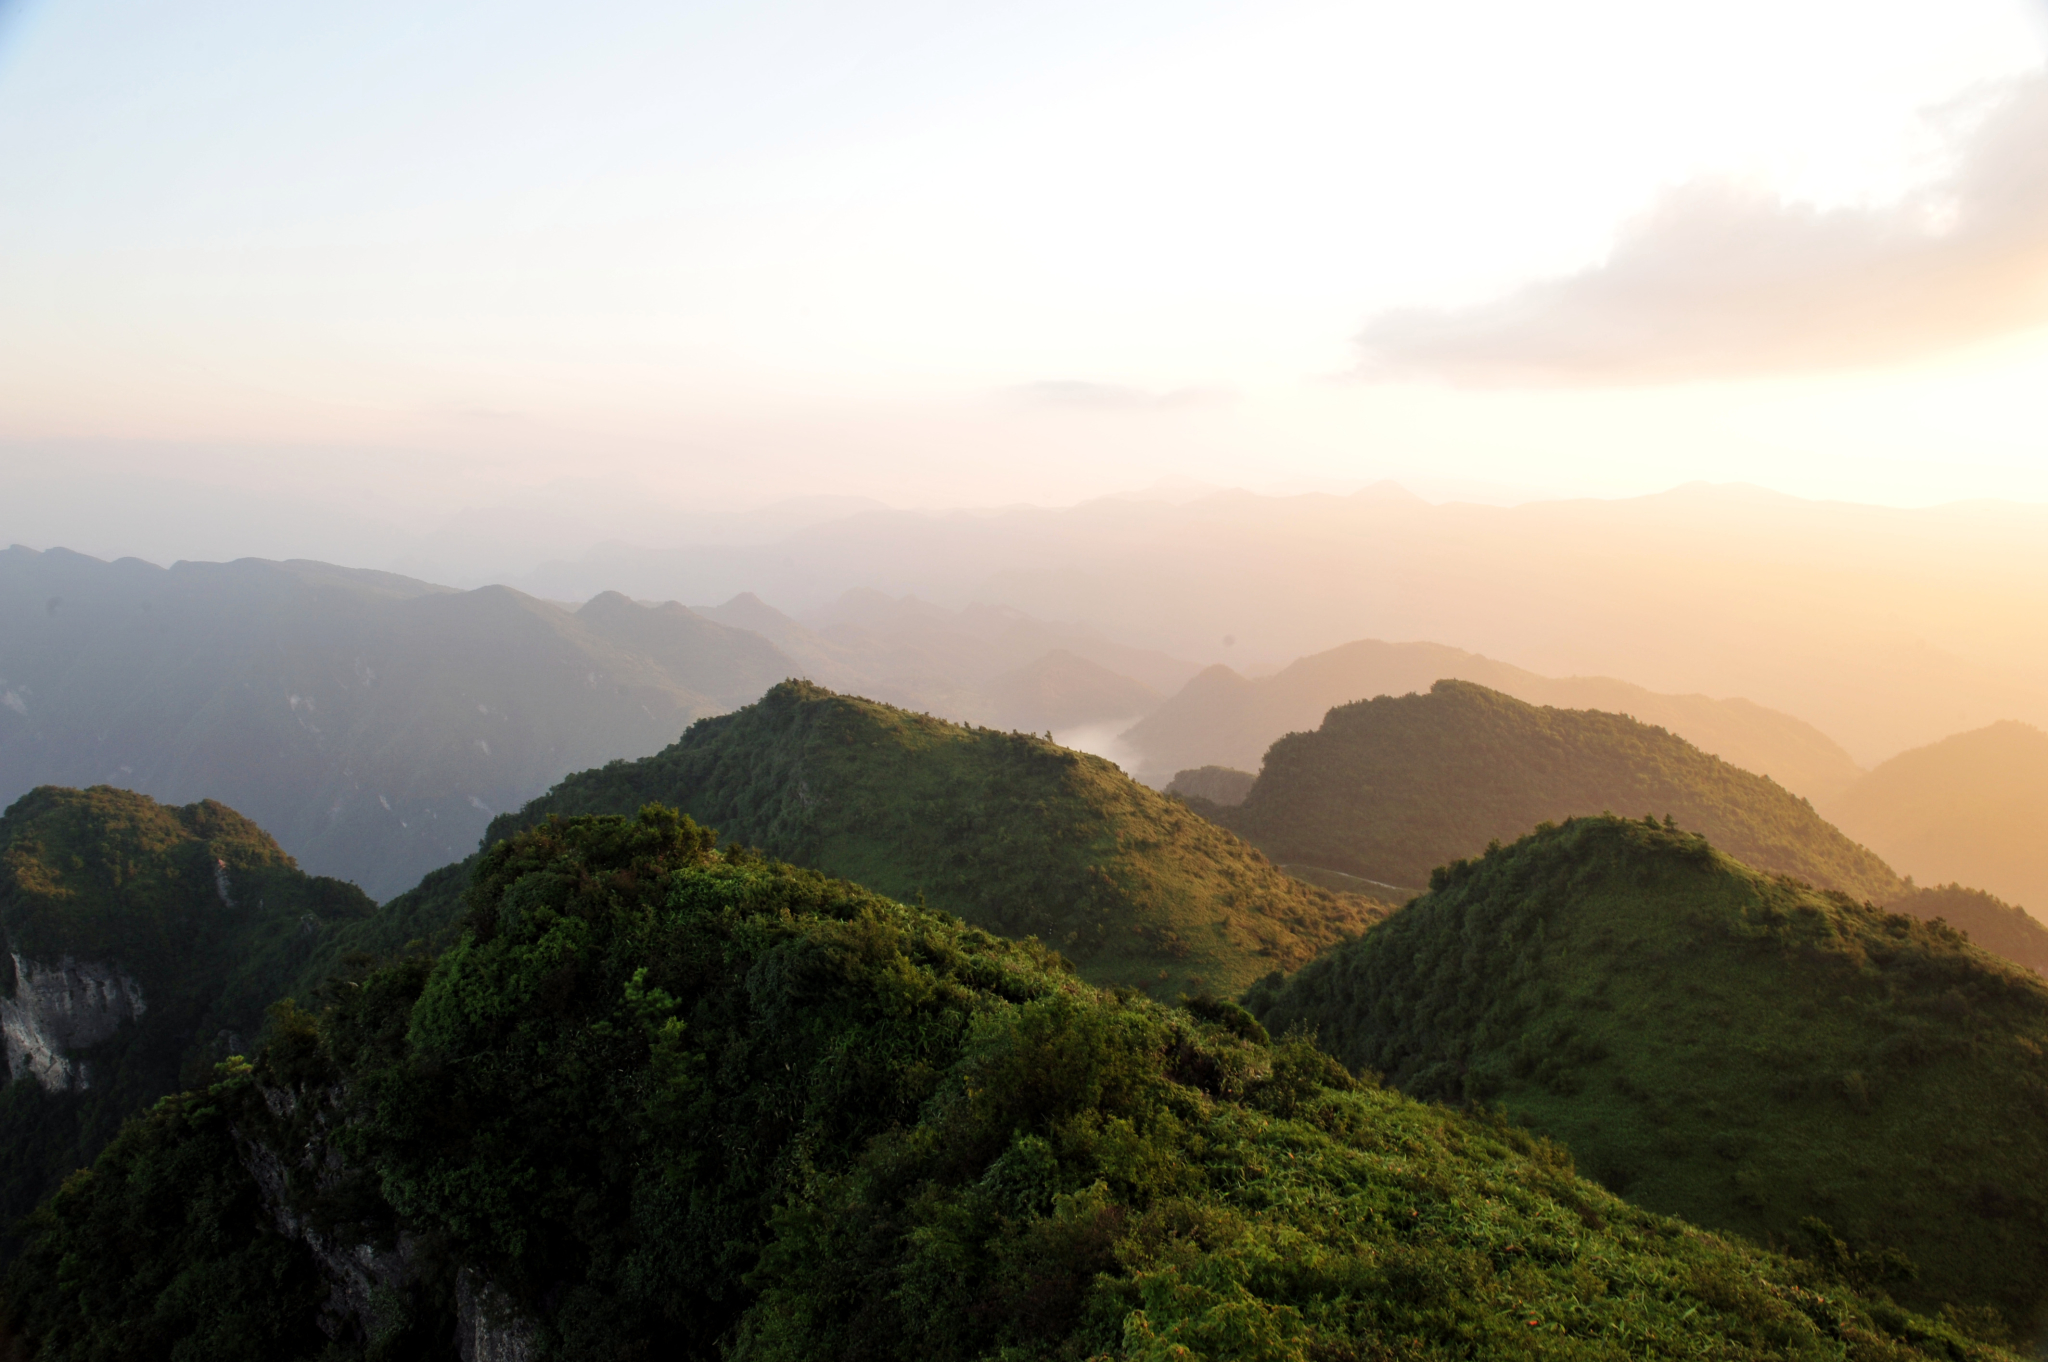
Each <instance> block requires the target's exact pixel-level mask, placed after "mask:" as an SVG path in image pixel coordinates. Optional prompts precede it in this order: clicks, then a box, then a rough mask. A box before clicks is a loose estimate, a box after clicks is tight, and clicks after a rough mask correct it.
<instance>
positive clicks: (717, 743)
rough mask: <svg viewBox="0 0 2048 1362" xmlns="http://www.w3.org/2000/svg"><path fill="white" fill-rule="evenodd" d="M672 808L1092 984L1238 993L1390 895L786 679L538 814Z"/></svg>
mask: <svg viewBox="0 0 2048 1362" xmlns="http://www.w3.org/2000/svg"><path fill="white" fill-rule="evenodd" d="M649 802H659V803H664V804H671V805H674V806H675V807H676V808H679V809H681V810H683V812H685V813H687V814H688V815H690V816H691V817H692V818H695V819H696V820H697V821H699V822H700V823H703V824H705V825H706V826H710V827H716V828H718V829H719V831H720V832H721V833H722V834H724V835H725V836H728V837H731V838H734V839H736V840H738V841H741V842H745V843H748V844H750V845H754V846H759V847H761V848H764V849H765V850H767V851H769V852H770V853H772V854H774V855H776V856H779V857H783V858H785V859H787V860H790V861H794V862H796V863H797V864H800V865H806V866H811V867H813V868H816V869H819V870H823V871H825V872H827V873H828V874H834V875H842V876H845V877H846V878H847V879H850V880H855V881H857V882H859V883H861V884H864V885H866V886H868V887H869V888H871V889H874V890H875V891H876V892H878V893H883V894H888V895H890V896H892V897H895V898H898V899H902V900H905V901H910V902H923V903H928V904H930V905H931V906H932V907H934V908H940V909H944V910H945V911H947V912H951V913H956V914H958V915H959V916H960V917H962V918H964V919H965V920H967V921H968V922H971V923H973V924H974V925H976V926H978V927H982V928H985V929H986V930H989V931H992V932H999V933H1001V934H1003V935H1005V936H1018V937H1021V936H1036V937H1038V938H1039V939H1040V940H1042V941H1044V942H1045V944H1046V945H1048V946H1050V947H1053V948H1054V949H1056V950H1058V951H1060V952H1061V953H1062V954H1064V955H1066V956H1067V957H1068V958H1070V959H1072V960H1074V961H1075V962H1076V963H1077V964H1078V965H1079V966H1080V969H1081V972H1082V974H1083V975H1084V976H1085V977H1087V978H1089V979H1091V980H1093V981H1095V982H1098V983H1110V984H1130V985H1137V986H1141V987H1144V988H1147V989H1151V990H1153V991H1154V992H1156V993H1157V994H1159V996H1162V997H1173V996H1175V994H1176V993H1178V992H1180V991H1182V990H1186V991H1188V992H1201V991H1203V990H1214V991H1219V992H1221V991H1234V990H1236V989H1239V988H1242V987H1243V986H1244V985H1246V984H1248V983H1250V982H1251V981H1252V980H1253V979H1255V978H1258V977H1259V976H1260V975H1262V974H1265V973H1266V972H1268V971H1269V970H1271V969H1273V968H1275V967H1276V966H1277V967H1280V968H1293V967H1295V966H1297V965H1299V964H1301V963H1302V962H1304V961H1306V960H1307V959H1308V958H1309V957H1310V956H1312V955H1314V954H1315V953H1316V952H1317V951H1319V950H1321V949H1322V948H1323V947H1325V946H1328V945H1332V944H1334V943H1335V942H1337V941H1339V940H1341V939H1343V938H1345V937H1348V936H1352V935H1355V934H1356V933H1358V932H1359V931H1362V930H1363V929H1364V928H1365V927H1366V926H1367V925H1369V924H1370V923H1371V922H1373V921H1375V920H1376V919H1377V918H1378V917H1379V916H1380V915H1382V914H1384V913H1385V912H1386V911H1387V910H1388V905H1386V904H1384V903H1381V902H1378V901H1375V900H1373V899H1370V898H1365V897H1363V896H1359V895H1353V894H1337V893H1331V892H1328V891H1326V890H1322V889H1318V888H1316V887H1314V886H1312V885H1309V884H1307V883H1304V882H1302V881H1300V880H1297V879H1294V878H1292V877H1290V876H1288V875H1285V874H1283V873H1282V872H1281V871H1280V870H1279V869H1277V868H1276V867H1275V866H1274V865H1273V864H1272V863H1271V862H1269V861H1268V860H1267V859H1266V858H1265V857H1264V856H1263V855H1261V854H1260V853H1259V852H1258V851H1256V850H1254V849H1253V848H1252V847H1250V846H1248V845H1246V844H1245V843H1244V842H1243V841H1241V840H1239V839H1238V837H1237V836H1236V835H1235V834H1233V833H1230V832H1227V831H1225V830H1223V829H1221V828H1218V827H1217V826H1215V825H1214V824H1213V823H1211V822H1209V821H1208V820H1206V819H1204V818H1202V817H1200V816H1198V815H1196V814H1195V813H1193V812H1191V811H1190V810H1189V809H1188V808H1187V807H1186V806H1185V805H1183V804H1181V803H1179V802H1178V801H1176V800H1171V799H1168V798H1167V797H1166V796H1164V795H1161V794H1159V793H1157V792H1155V791H1153V790H1150V789H1147V788H1146V787H1145V786H1143V785H1140V784H1138V783H1137V782H1136V781H1134V780H1131V779H1130V778H1129V777H1127V776H1125V775H1124V774H1123V773H1122V772H1121V771H1119V770H1117V769H1116V767H1114V766H1112V765H1110V764H1109V763H1108V762H1106V761H1103V760H1102V759H1101V758H1099V757H1092V756H1089V755H1087V754H1086V753H1082V752H1074V751H1070V750H1068V749H1066V748H1063V747H1059V746H1056V745H1054V744H1053V743H1051V742H1048V741H1046V740H1045V739H1043V738H1039V737H1034V736H1032V735H1030V734H1021V733H1005V732H997V731H994V730H991V729H982V728H970V727H967V726H964V725H961V724H954V723H948V722H946V721H944V720H942V719H934V718H932V717H931V716H929V715H924V714H913V713H911V712H909V711H907V710H901V709H896V708H894V707H892V706H889V705H884V704H879V703H877V702H875V701H871V700H862V699H857V698H854V697H852V696H844V695H837V694H834V693H833V692H831V691H828V690H825V689H823V688H822V687H819V686H815V685H812V684H810V683H808V682H786V683H784V684H782V685H779V686H777V687H775V688H774V689H773V690H771V691H769V692H768V694H767V695H765V696H763V697H762V698H761V700H759V701H758V702H757V703H755V704H752V705H749V706H747V707H746V708H744V709H741V710H739V711H737V712H735V713H732V714H728V715H723V716H720V717H718V718H715V719H705V720H699V721H698V722H697V723H695V724H693V725H692V726H691V727H690V729H689V731H688V732H686V733H685V734H684V735H683V736H682V738H681V739H680V740H678V741H677V742H676V743H674V744H673V745H671V746H670V747H668V748H666V749H664V750H663V751H662V752H660V753H658V754H656V755H655V756H652V757H647V758H643V759H642V760H640V761H635V762H614V763H612V764H611V765H609V766H605V767H603V768H601V769H599V770H595V771H585V772H582V773H580V774H578V775H574V776H571V777H569V778H568V779H566V780H564V781H562V782H561V783H560V784H559V785H557V786H556V787H555V788H554V789H552V790H550V791H549V792H548V793H547V794H546V795H544V796H542V797H541V798H539V799H536V800H534V801H533V802H531V803H529V804H528V805H526V806H525V807H524V808H523V809H521V810H520V811H519V812H518V813H517V814H516V815H506V816H504V817H502V818H499V819H497V820H496V821H494V822H493V823H492V824H491V827H490V831H489V832H488V834H487V836H486V842H487V843H488V842H491V841H496V840H497V839H499V838H503V837H507V836H510V835H511V834H512V833H513V832H514V831H516V830H517V829H518V828H520V827H525V826H531V825H532V824H534V823H535V822H537V821H539V820H540V819H542V818H545V817H546V816H547V815H549V814H565V815H566V814H584V813H624V812H630V811H631V810H634V809H637V808H639V807H640V806H641V805H642V804H646V803H649Z"/></svg>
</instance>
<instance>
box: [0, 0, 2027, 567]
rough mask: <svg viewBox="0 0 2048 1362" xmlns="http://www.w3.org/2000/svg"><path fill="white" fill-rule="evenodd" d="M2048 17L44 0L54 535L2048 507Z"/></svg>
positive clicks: (16, 183) (30, 339) (26, 295)
mask: <svg viewBox="0 0 2048 1362" xmlns="http://www.w3.org/2000/svg"><path fill="white" fill-rule="evenodd" d="M2044 60H2048V5H2044V4H2043V3H2042V2H2041V0H2031V2H2030V3H2021V0H1939V3H1936V2H1935V0H1925V2H1921V0H1913V2H1912V3H1872V2H1871V0H1858V2H1856V3H1849V2H1848V0H1772V3H1753V2H1751V0H1730V3H1724V4H1720V5H1715V6H1688V7H1680V6H1664V5H1657V6H1649V5H1642V4H1639V3H1621V2H1619V0H1560V2H1559V3H1554V4H1550V5H1545V6H1540V7H1539V6H1529V5H1526V4H1513V3H1504V2H1499V0H1451V2H1449V3H1442V4H1437V5H1427V6H1419V5H1413V4H1392V3H1356V2H1354V3H1345V4H1323V3H1308V2H1306V0H1264V3H1259V4H1229V3H1217V2H1214V0H1178V2H1177V3H1173V4H1165V3H1142V2H1141V3H1110V2H1108V0H1091V3H1088V4H1080V3H1070V2H1069V0H1040V3H1035V4H1032V5H1018V4H1009V5H989V4H957V3H956V4H948V3H940V2H939V0H874V2H873V3H868V4H864V5H860V6H847V5H828V4H823V3H808V2H805V0H786V2H777V0H748V3H744V4H742V3H664V4H653V3H638V2H637V0H632V2H626V0H620V2H617V3H592V4H584V5H579V6H575V7H571V8H564V7H561V6H558V5H548V6H543V5H540V4H537V3H530V0H494V3H491V4H488V5H485V4H480V3H479V4H469V3H460V2H453V3H443V4H437V5H433V6H420V5H417V4H404V5H401V4H397V3H389V2H388V0H358V3H355V4H352V5H349V6H339V7H338V6H316V5H313V4H310V3H299V2H294V0H260V2H259V0H195V3H190V4H185V5H177V6H172V5H165V4H161V3H155V2H154V0H0V480H4V483H5V485H7V486H9V487H11V488H12V489H14V490H13V491H12V492H11V493H10V495H9V496H8V497H7V498H6V500H7V502H8V503H9V504H10V507H11V509H9V508H0V539H8V538H11V539H14V540H19V541H20V542H24V543H29V544H31V545H35V546H38V547H46V546H48V545H49V544H51V543H55V542H61V541H63V540H64V538H65V537H67V536H68V537H69V538H70V539H72V540H76V539H77V538H78V537H79V536H80V535H81V534H85V533H87V530H86V529H84V528H80V527H88V526H90V527H94V528H93V532H94V533H97V535H98V538H99V542H95V543H93V544H92V545H91V550H93V551H101V552H114V551H122V544H121V543H120V542H117V541H121V540H122V539H123V536H128V537H130V538H132V539H134V540H135V541H136V543H137V544H138V545H140V543H141V540H142V539H143V538H145V537H146V535H145V531H149V532H151V533H155V534H156V535H157V537H158V539H163V540H164V542H166V543H170V542H173V541H177V542H180V543H182V542H185V541H180V540H177V535H176V534H170V537H169V538H168V539H165V538H164V536H165V534H166V533H168V532H167V531H166V529H165V526H166V525H169V526H171V527H172V528H173V529H175V528H176V527H177V526H179V525H185V524H189V525H192V526H195V527H196V526H199V525H200V524H201V523H202V522H204V523H205V524H207V525H209V526H217V528H209V529H206V530H205V531H204V533H202V532H201V531H200V530H199V529H197V528H195V529H193V530H192V532H191V534H189V535H187V536H186V540H189V541H190V543H191V546H192V547H191V550H190V551H191V552H193V553H194V554H195V556H196V555H197V554H200V553H206V554H212V555H224V554H227V553H231V552H236V551H247V550H248V548H249V547H250V546H251V545H252V544H253V543H254V542H255V541H253V540H250V539H248V537H247V535H246V534H244V533H243V531H242V530H240V529H238V528H236V526H237V525H238V524H239V523H241V522H242V521H246V520H247V519H248V516H247V515H241V514H240V513H241V512H243V511H248V510H249V509H250V508H257V507H269V508H271V512H272V513H273V517H272V518H273V523H274V524H278V525H287V526H303V527H305V532H306V534H307V535H309V536H311V537H310V538H309V539H308V545H309V548H312V549H320V548H321V546H322V545H324V544H326V543H327V542H328V540H332V542H333V544H334V545H335V546H336V547H334V548H331V549H325V550H324V551H326V552H329V553H332V554H335V555H336V556H346V554H348V553H349V552H354V553H356V555H357V557H358V559H359V560H361V559H364V558H365V557H374V556H375V553H376V552H380V551H381V550H375V549H373V548H372V547H369V546H370V545H371V541H372V539H374V537H375V536H374V535H372V534H371V533H370V531H369V530H368V529H364V528H362V527H368V526H376V525H381V526H386V527H392V526H398V527H402V528H403V529H404V530H405V532H406V533H414V534H418V533H429V532H432V531H433V529H434V527H435V526H436V525H439V524H443V523H445V522H446V521H447V520H448V518H449V517H455V516H459V515H462V514H469V515H471V516H472V517H474V516H475V515H477V514H479V513H480V512H481V513H487V512H489V510H490V509H491V508H494V507H502V508H512V509H515V510H517V511H518V513H519V515H521V516H526V517H529V518H530V517H532V516H535V515H539V516H545V515H546V514H547V512H548V510H549V509H550V508H551V507H557V506H559V507H564V508H573V509H574V511H575V514H576V516H577V517H579V518H580V519H579V520H578V523H579V524H587V525H592V526H596V527H599V528H598V529H596V530H593V531H592V532H593V533H599V532H611V533H617V534H620V535H624V536H626V537H630V538H634V539H638V540H647V539H653V538H659V537H660V536H661V534H662V533H663V526H664V524H672V523H674V513H675V512H676V511H677V510H678V508H691V509H694V510H696V511H699V512H701V511H703V510H704V509H705V508H706V507H716V508H722V509H728V510H735V511H741V510H745V509H746V508H748V507H750V506H758V505H761V504H764V503H769V502H776V501H780V500H783V499H786V498H791V497H806V496H808V497H816V496H842V497H844V496H858V497H867V498H873V499H876V500H879V501H882V502H885V503H887V504H890V505H896V506H906V507H923V506H931V507H939V506H958V505H992V504H1010V503H1020V502H1021V503H1034V504H1047V505H1056V504H1066V503H1071V502H1074V501H1077V500H1081V499H1084V498H1087V497H1091V496H1097V495H1102V494H1106V493H1113V492H1117V491H1121V490H1127V489H1131V488H1139V487H1144V486H1148V485H1151V484H1153V483H1156V482H1158V481H1159V480H1161V479H1194V480H1199V481H1201V482H1205V483H1215V484H1220V485H1227V486H1241V487H1250V488H1254V489H1263V490H1275V491H1280V490H1294V489H1309V488H1321V489H1332V490H1341V489H1344V488H1348V487H1356V486H1361V485H1364V484H1366V483H1370V482H1373V481H1376V480H1379V479H1382V478H1393V479H1396V480H1398V481H1400V482H1402V483H1403V484H1404V485H1406V486H1409V487H1411V488H1413V489H1414V490H1416V491H1418V492H1420V493H1422V494H1423V495H1424V496H1427V497H1430V498H1431V499H1436V500H1443V499H1454V498H1469V499H1477V500H1490V501H1515V500H1524V499H1534V498H1542V497H1554V496H1568V495H1593V496H1630V495H1638V494H1642V493H1647V492H1652V491H1657V490H1660V489H1663V488H1667V487H1671V486H1674V485H1677V484H1681V483H1685V482H1689V481H1694V480H1707V481H1716V482H1730V481H1736V482H1751V483H1757V484H1760V485H1763V486H1767V487H1771V488H1774V489H1776V490H1779V491H1783V492H1789V493H1792V494H1795V495H1799V496H1806V497H1815V498H1827V499H1840V500H1853V501H1865V502H1878V503H1884V504H1890V505H1902V506H1910V505H1928V504H1936V503H1941V502H1946V501H1953V500H1958V499H1970V498H2002V499H2008V500H2018V501H2028V502H2043V501H2048V403H2043V402H2041V401H2040V400H2039V397H2038V394H2040V393H2041V392H2044V391H2048V156H2044V155H2042V154H2041V153H2040V151H2039V148H2041V147H2043V146H2048V74H2044ZM206 505H212V506H215V507H221V508H227V510H232V511H235V512H236V513H237V514H235V515H230V514H227V513H226V511H223V513H222V514H221V515H219V516H216V517H214V519H213V520H207V518H206V516H205V514H204V513H203V509H201V508H203V507H204V506H206ZM238 515H239V517H240V519H239V520H238V518H237V517H238ZM294 517H298V518H297V519H294ZM521 523H525V522H524V521H522V522H521ZM337 526H344V527H345V526H357V527H358V529H359V530H360V531H361V532H360V533H357V531H356V530H342V529H337V528H336V527H337ZM316 529H317V530H320V531H321V532H323V533H326V534H327V539H325V540H322V539H320V538H319V535H318V534H316V533H314V531H315V530H316ZM294 532H295V533H296V532H297V531H296V530H295V531H294ZM350 534H355V535H356V538H354V539H350V538H349V535H350ZM238 535H241V536H242V537H241V538H239V539H238V538H237V536H238ZM365 536H368V537H365ZM316 540H318V543H315V542H314V541H316ZM152 542H155V541H152ZM351 544H353V545H355V548H354V549H350V547H349V546H350V545H351ZM264 546H265V547H269V543H268V541H265V545H264ZM131 551H132V550H131ZM161 551H162V552H170V551H171V550H169V549H166V550H161ZM179 551H181V552H182V551H185V550H179ZM273 551H274V550H273Z"/></svg>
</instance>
